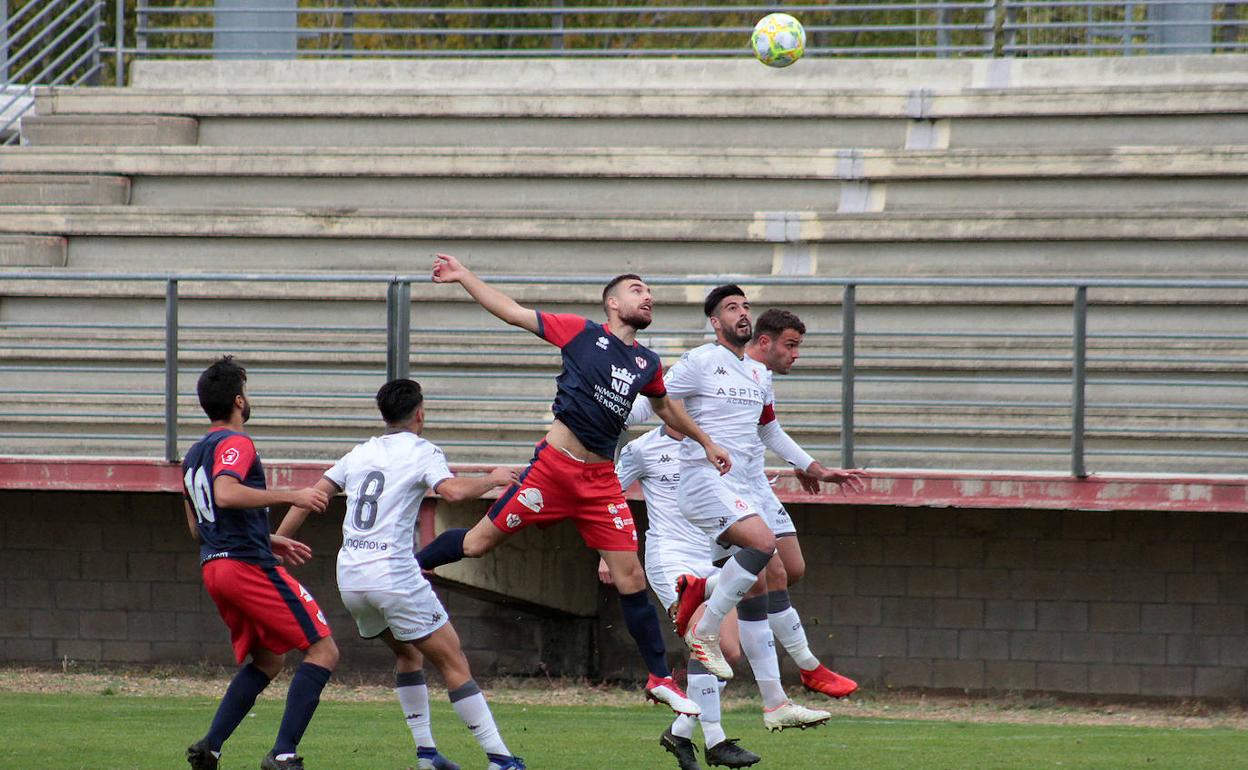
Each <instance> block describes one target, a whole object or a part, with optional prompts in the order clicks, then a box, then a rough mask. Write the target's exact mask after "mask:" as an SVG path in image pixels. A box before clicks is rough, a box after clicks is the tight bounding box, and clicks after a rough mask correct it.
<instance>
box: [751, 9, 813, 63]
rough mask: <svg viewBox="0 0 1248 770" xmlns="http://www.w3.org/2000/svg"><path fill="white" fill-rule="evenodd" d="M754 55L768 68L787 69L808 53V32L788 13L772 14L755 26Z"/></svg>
mask: <svg viewBox="0 0 1248 770" xmlns="http://www.w3.org/2000/svg"><path fill="white" fill-rule="evenodd" d="M750 43H751V44H752V45H753V46H754V55H755V56H757V57H758V60H759V61H761V62H762V63H763V64H766V65H767V66H768V67H787V66H789V65H790V64H792V63H793V62H795V61H797V60H798V59H800V58H802V54H803V53H805V51H806V30H805V29H803V28H802V23H801V22H800V21H798V20H797V19H795V18H793V17H792V16H790V15H788V14H787V13H770V14H767V15H766V16H764V17H763V18H761V19H759V20H758V23H757V24H755V25H754V34H753V35H751V36H750Z"/></svg>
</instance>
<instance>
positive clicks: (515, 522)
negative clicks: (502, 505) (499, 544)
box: [507, 513, 521, 529]
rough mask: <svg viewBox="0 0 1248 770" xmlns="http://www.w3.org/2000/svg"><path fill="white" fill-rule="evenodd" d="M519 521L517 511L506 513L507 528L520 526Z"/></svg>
mask: <svg viewBox="0 0 1248 770" xmlns="http://www.w3.org/2000/svg"><path fill="white" fill-rule="evenodd" d="M520 521H521V519H520V514H518V513H509V514H507V528H508V529H515V528H516V527H518V526H520Z"/></svg>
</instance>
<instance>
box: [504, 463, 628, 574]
mask: <svg viewBox="0 0 1248 770" xmlns="http://www.w3.org/2000/svg"><path fill="white" fill-rule="evenodd" d="M489 515H490V520H491V521H493V522H494V526H496V527H498V528H499V529H501V530H502V531H504V532H507V533H512V532H518V531H520V530H522V529H524V528H525V527H527V526H529V525H531V524H536V525H537V526H538V527H540V528H543V529H544V528H546V527H552V526H554V525H555V524H558V523H559V522H561V521H563V520H564V519H571V520H572V522H573V523H574V524H575V525H576V529H577V531H578V532H580V533H581V539H583V540H584V541H585V545H587V546H589V547H590V548H594V549H597V550H602V551H636V550H637V528H636V527H635V526H634V525H633V512H632V511H631V510H629V507H628V502H627V501H626V500H625V499H624V493H623V491H622V490H621V489H620V479H619V477H618V476H616V475H615V464H614V463H607V462H600V463H583V462H581V461H579V460H576V459H575V458H572V457H569V456H568V455H566V454H564V453H563V452H561V451H559V450H558V449H556V448H555V447H553V446H550V445H549V444H547V443H546V442H545V441H543V442H542V443H540V444H538V445H537V452H536V453H535V454H534V455H533V461H532V462H530V463H529V467H528V468H526V469H525V471H524V473H522V474H520V482H519V483H518V484H513V485H511V486H510V487H508V488H507V491H506V492H504V493H503V495H502V497H500V498H498V502H496V503H494V505H493V506H491V507H490V514H489Z"/></svg>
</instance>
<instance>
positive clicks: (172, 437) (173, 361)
mask: <svg viewBox="0 0 1248 770" xmlns="http://www.w3.org/2000/svg"><path fill="white" fill-rule="evenodd" d="M165 459H166V460H168V461H169V462H171V463H172V462H177V461H178V279H176V278H170V279H169V280H168V281H166V282H165Z"/></svg>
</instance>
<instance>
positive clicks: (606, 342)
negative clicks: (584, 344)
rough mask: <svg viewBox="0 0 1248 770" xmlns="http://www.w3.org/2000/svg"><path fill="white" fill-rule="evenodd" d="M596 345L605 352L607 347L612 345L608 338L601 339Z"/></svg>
mask: <svg viewBox="0 0 1248 770" xmlns="http://www.w3.org/2000/svg"><path fill="white" fill-rule="evenodd" d="M594 344H595V345H597V346H598V347H600V348H602V349H603V350H606V349H607V347H608V346H609V345H610V344H611V342H610V341H609V340H608V339H607V338H606V337H599V338H598V341H597V342H595V343H594Z"/></svg>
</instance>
